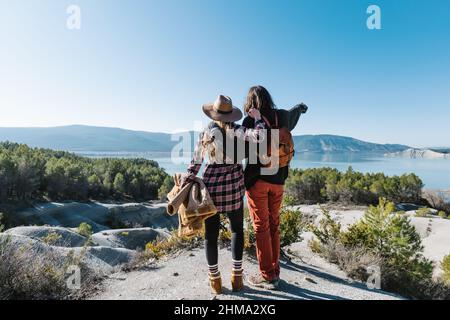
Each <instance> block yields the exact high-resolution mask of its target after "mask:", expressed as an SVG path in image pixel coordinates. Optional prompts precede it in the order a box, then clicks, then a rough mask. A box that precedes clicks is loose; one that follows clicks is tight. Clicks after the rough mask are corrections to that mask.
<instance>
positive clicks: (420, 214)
mask: <svg viewBox="0 0 450 320" xmlns="http://www.w3.org/2000/svg"><path fill="white" fill-rule="evenodd" d="M429 214H431V210H430V208H420V209H418V210H416V217H420V218H425V217H427V216H428V215H429Z"/></svg>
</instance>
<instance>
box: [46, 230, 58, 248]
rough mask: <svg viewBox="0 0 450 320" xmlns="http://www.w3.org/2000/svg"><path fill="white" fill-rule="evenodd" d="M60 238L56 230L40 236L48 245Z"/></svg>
mask: <svg viewBox="0 0 450 320" xmlns="http://www.w3.org/2000/svg"><path fill="white" fill-rule="evenodd" d="M61 238H62V236H61V235H60V234H58V233H56V232H50V233H49V234H47V235H46V236H45V237H43V238H42V241H43V242H44V243H45V244H48V245H50V246H51V245H54V244H55V243H57V242H58V241H59V240H60V239H61Z"/></svg>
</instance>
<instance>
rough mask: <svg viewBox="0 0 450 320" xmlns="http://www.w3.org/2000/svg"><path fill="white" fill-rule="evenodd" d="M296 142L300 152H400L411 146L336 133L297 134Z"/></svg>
mask: <svg viewBox="0 0 450 320" xmlns="http://www.w3.org/2000/svg"><path fill="white" fill-rule="evenodd" d="M294 143H295V146H296V149H297V151H300V152H374V153H392V152H400V151H404V150H406V149H409V148H410V147H408V146H405V145H400V144H377V143H371V142H366V141H362V140H358V139H354V138H350V137H343V136H335V135H302V136H295V137H294Z"/></svg>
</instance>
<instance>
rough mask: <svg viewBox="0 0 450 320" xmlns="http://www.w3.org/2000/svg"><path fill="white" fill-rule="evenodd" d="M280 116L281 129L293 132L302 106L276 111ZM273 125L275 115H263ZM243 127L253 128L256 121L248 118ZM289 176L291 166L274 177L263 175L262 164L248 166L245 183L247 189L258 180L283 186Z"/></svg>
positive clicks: (282, 169)
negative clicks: (284, 128)
mask: <svg viewBox="0 0 450 320" xmlns="http://www.w3.org/2000/svg"><path fill="white" fill-rule="evenodd" d="M275 111H276V112H277V115H278V123H279V127H286V128H288V129H289V130H290V131H292V130H293V129H294V128H295V126H296V125H297V123H298V120H299V119H300V115H301V106H300V105H297V106H295V107H293V108H292V109H290V110H283V109H279V110H275ZM263 116H265V117H266V118H267V119H268V120H269V121H270V123H271V124H274V123H275V121H274V115H273V114H267V115H266V114H263ZM242 125H243V126H244V127H246V128H253V126H254V119H253V118H251V117H248V116H247V117H246V118H245V119H244V121H243V122H242ZM288 175H289V166H287V167H283V168H280V169H279V170H278V172H277V173H276V174H274V175H261V165H260V164H247V166H246V167H245V171H244V182H245V188H246V189H247V190H248V189H250V188H251V187H252V186H253V185H254V184H255V182H256V181H257V180H258V179H261V180H264V181H266V182H269V183H273V184H281V185H283V184H284V182H285V181H286V179H287V177H288Z"/></svg>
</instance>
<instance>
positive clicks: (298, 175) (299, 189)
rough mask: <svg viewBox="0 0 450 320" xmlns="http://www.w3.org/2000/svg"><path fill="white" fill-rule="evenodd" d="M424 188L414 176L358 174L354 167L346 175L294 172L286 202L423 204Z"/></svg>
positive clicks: (330, 171) (318, 170)
mask: <svg viewBox="0 0 450 320" xmlns="http://www.w3.org/2000/svg"><path fill="white" fill-rule="evenodd" d="M423 186H424V185H423V182H422V180H421V179H420V178H419V177H418V176H416V175H415V174H404V175H402V176H392V177H389V176H386V175H385V174H383V173H373V174H371V173H366V174H364V173H361V172H356V171H353V169H352V168H351V167H349V169H348V170H347V171H346V172H340V171H338V170H337V169H332V168H314V169H306V170H302V169H293V170H291V171H290V174H289V178H288V180H287V181H286V199H287V200H288V201H290V202H291V203H322V202H327V201H332V202H345V203H354V204H364V205H365V204H377V203H378V200H379V198H385V199H388V200H389V201H393V202H396V203H399V202H409V203H415V204H421V203H422V202H423V199H422V188H423Z"/></svg>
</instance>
